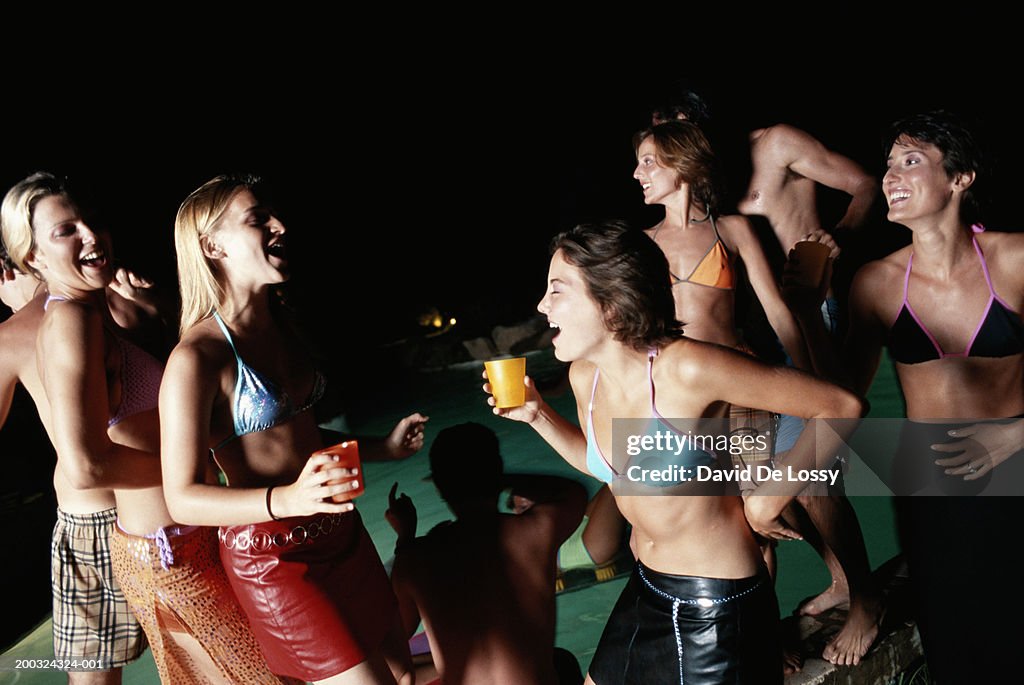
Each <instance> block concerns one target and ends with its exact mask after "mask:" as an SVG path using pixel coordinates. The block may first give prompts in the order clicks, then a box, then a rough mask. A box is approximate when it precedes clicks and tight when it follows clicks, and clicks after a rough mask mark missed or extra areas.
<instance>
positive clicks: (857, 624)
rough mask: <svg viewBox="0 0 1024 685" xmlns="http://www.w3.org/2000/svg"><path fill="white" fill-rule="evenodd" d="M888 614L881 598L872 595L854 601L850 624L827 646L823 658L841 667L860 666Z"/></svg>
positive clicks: (848, 622)
mask: <svg viewBox="0 0 1024 685" xmlns="http://www.w3.org/2000/svg"><path fill="white" fill-rule="evenodd" d="M884 614H885V610H884V607H883V606H882V602H881V600H880V599H879V598H878V597H875V596H872V597H869V598H864V599H861V601H856V602H851V603H850V612H849V613H848V614H847V615H846V622H845V623H843V627H842V628H841V629H840V630H839V632H838V633H836V636H835V637H834V638H832V640H831V641H829V643H828V644H827V645H825V649H823V650H822V652H821V657H822V658H823V659H825V660H826V661H830V662H832V663H833V664H835V665H837V666H856V665H857V664H859V663H860V660H861V659H862V658H863V657H864V655H865V654H867V653H868V650H869V649H870V648H871V645H872V644H873V643H874V642H875V638H877V637H878V628H879V625H881V623H882V617H883V616H884Z"/></svg>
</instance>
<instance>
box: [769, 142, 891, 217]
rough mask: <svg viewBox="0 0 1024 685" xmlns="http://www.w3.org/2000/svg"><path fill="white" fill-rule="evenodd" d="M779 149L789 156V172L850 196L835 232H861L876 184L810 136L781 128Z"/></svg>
mask: <svg viewBox="0 0 1024 685" xmlns="http://www.w3.org/2000/svg"><path fill="white" fill-rule="evenodd" d="M776 128H777V129H778V133H779V134H780V135H779V140H778V145H780V146H785V147H786V148H787V150H788V151H789V152H788V154H789V155H791V158H792V159H791V161H790V162H789V168H790V169H791V170H792V171H794V172H796V173H798V174H800V175H801V176H804V177H806V178H809V179H811V180H812V181H814V182H815V183H820V184H821V185H823V186H827V187H829V188H834V189H835V190H839V191H841V192H844V193H846V194H847V195H849V196H850V204H849V205H848V206H847V208H846V212H845V213H844V214H843V217H842V218H841V219H840V220H839V221H838V222H837V223H836V225H835V226H834V230H833V231H830V232H841V231H843V230H856V229H858V228H861V227H862V226H863V225H864V224H865V223H866V220H867V218H868V216H869V214H870V212H871V208H872V207H873V206H874V203H875V202H876V200H877V198H878V191H879V188H880V184H879V182H878V181H877V180H876V179H875V178H874V177H873V176H871V174H869V173H868V172H867V171H865V170H864V169H863V168H862V167H861V166H860V165H859V164H857V163H856V162H854V161H853V160H852V159H850V158H848V157H845V156H843V155H841V154H839V153H838V152H834V151H832V150H829V149H828V148H827V147H825V146H824V145H823V144H822V143H821V142H820V141H818V140H817V139H816V138H814V137H813V136H811V135H810V134H808V133H806V132H804V131H801V130H800V129H797V128H793V127H792V126H780V127H776Z"/></svg>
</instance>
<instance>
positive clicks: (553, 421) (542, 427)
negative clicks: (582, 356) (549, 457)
mask: <svg viewBox="0 0 1024 685" xmlns="http://www.w3.org/2000/svg"><path fill="white" fill-rule="evenodd" d="M575 369H577V365H576V364H575V363H574V364H573V365H572V366H571V367H570V368H569V380H570V383H571V384H572V386H573V391H574V392H577V391H576V381H575V380H574V375H576V376H578V375H579V371H574V370H575ZM483 377H484V378H487V373H486V372H484V375H483ZM523 382H524V383H525V384H526V402H525V403H524V404H523V405H522V406H520V407H512V408H510V409H499V408H497V407H495V406H494V404H495V402H494V397H493V396H492V397H488V398H487V403H488V404H490V405H491V406H492V407H494V413H495V414H496V415H498V416H503V417H505V418H507V419H512V420H513V421H522V422H523V423H526V424H529V425H530V427H531V428H533V429H534V430H535V431H537V433H538V434H539V435H540V436H541V437H542V438H544V441H545V442H547V443H548V444H549V445H551V447H552V448H554V450H555V451H556V452H558V454H559V455H561V457H562V458H563V459H565V460H566V461H567V462H569V465H570V466H572V467H573V468H575V469H577V470H579V471H582V472H583V473H586V474H587V475H591V474H590V471H588V470H587V440H586V438H585V437H584V436H583V431H582V430H580V427H579V426H577V425H575V424H573V423H571V422H570V421H567V420H566V419H565V418H564V417H563V416H562V415H561V414H559V413H558V412H556V411H555V410H554V409H552V408H551V406H550V405H549V404H548V403H547V402H545V401H544V398H543V397H541V396H540V393H539V392H537V387H536V386H535V385H534V383H533V379H532V378H530V377H529V376H526V377H525V378H524V379H523ZM484 392H486V393H488V394H490V392H491V384H490V383H485V384H484ZM577 397H579V394H578V393H577Z"/></svg>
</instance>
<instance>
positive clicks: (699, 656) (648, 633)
mask: <svg viewBox="0 0 1024 685" xmlns="http://www.w3.org/2000/svg"><path fill="white" fill-rule="evenodd" d="M779 635H780V630H779V605H778V602H777V600H776V598H775V592H774V590H773V588H772V584H771V580H770V579H769V577H768V572H767V570H764V569H762V571H761V572H760V573H759V574H758V575H756V576H752V577H750V578H741V579H722V578H700V577H695V576H674V575H669V574H666V573H659V572H657V571H652V570H651V569H649V568H647V567H646V566H644V565H643V564H641V563H639V562H637V565H636V567H635V568H634V570H633V575H632V577H631V578H630V579H629V582H628V583H627V584H626V587H625V589H624V590H623V591H622V595H621V596H620V597H619V600H618V602H616V604H615V608H614V609H612V613H611V616H610V617H609V618H608V624H607V625H606V626H605V629H604V633H603V634H602V635H601V641H600V643H599V644H598V646H597V652H596V654H595V655H594V659H593V661H592V662H591V664H590V677H591V678H592V679H593V681H594V682H595V683H597V685H626V684H633V683H636V684H637V685H640V684H643V685H655V684H661V683H682V684H684V685H688V684H690V683H693V684H695V685H696V684H698V683H699V684H700V685H716V684H719V683H721V684H723V685H724V684H730V685H736V684H739V683H743V684H744V685H749V684H752V683H758V684H760V683H781V682H782V644H781V641H780V638H779Z"/></svg>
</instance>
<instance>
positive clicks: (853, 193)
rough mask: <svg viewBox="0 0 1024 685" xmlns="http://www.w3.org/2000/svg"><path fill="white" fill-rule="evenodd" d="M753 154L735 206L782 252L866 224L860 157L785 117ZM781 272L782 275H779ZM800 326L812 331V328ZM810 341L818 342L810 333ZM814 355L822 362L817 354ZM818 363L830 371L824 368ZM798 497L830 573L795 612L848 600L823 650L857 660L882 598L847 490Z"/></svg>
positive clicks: (658, 113) (787, 443) (665, 113)
mask: <svg viewBox="0 0 1024 685" xmlns="http://www.w3.org/2000/svg"><path fill="white" fill-rule="evenodd" d="M707 118H708V108H707V106H706V105H705V104H704V103H703V101H702V100H701V98H700V97H699V96H698V95H696V94H695V93H692V92H686V93H684V94H683V96H682V97H681V98H680V99H678V100H677V101H676V102H674V103H671V104H669V105H668V106H666V107H661V108H659V109H656V110H655V111H654V112H653V113H652V117H651V119H652V123H654V124H658V123H661V122H663V121H668V120H670V119H683V120H692V121H694V123H697V124H698V125H700V124H702V123H704V122H705V121H706V120H707ZM750 155H751V164H752V167H753V172H752V174H751V179H750V184H749V186H748V190H747V193H746V195H745V197H744V198H743V199H742V200H741V201H740V203H739V205H738V207H737V208H738V210H739V211H740V213H742V214H746V215H760V216H764V217H765V218H766V219H767V220H768V222H769V223H770V224H771V227H772V231H773V232H774V234H775V237H776V239H777V240H778V243H779V247H780V248H781V250H782V253H783V254H788V253H789V251H790V250H791V249H792V247H793V245H795V244H796V243H797V242H799V241H800V240H804V239H812V240H818V241H820V242H824V243H827V244H828V245H829V246H830V247H832V257H833V258H834V257H836V256H837V255H838V253H839V248H838V247H837V246H836V244H835V241H834V240H833V239H832V234H835V233H842V232H843V231H845V230H856V229H859V228H861V227H862V226H863V225H864V224H865V223H866V221H867V219H868V218H869V216H870V213H871V211H872V208H873V206H874V203H875V201H876V199H877V197H878V194H879V187H880V186H879V183H878V181H877V180H876V179H874V178H873V177H872V176H871V175H870V174H868V173H867V172H866V171H864V169H862V168H861V167H860V166H859V165H858V164H856V163H855V162H854V161H852V160H850V159H848V158H846V157H844V156H843V155H840V154H838V153H836V152H833V151H831V150H829V149H828V148H826V147H825V146H824V145H823V144H822V143H821V142H819V141H818V140H816V139H815V138H814V137H812V136H811V135H809V134H808V133H805V132H804V131H801V130H800V129H797V128H794V127H793V126H789V125H787V124H776V125H774V126H769V127H766V128H760V129H757V130H755V131H753V132H752V133H751V134H750ZM818 185H822V186H826V187H828V188H833V189H835V190H839V191H842V192H845V193H846V194H848V195H849V196H850V203H849V205H848V206H847V209H846V212H845V213H844V214H843V217H842V218H841V219H840V220H839V221H838V222H837V223H836V225H835V226H834V227H832V230H831V231H826V230H825V229H824V228H823V227H822V225H821V219H820V215H819V212H818V199H817V191H818V187H817V186H818ZM766 247H767V246H766ZM778 276H779V277H780V278H781V274H778ZM827 295H828V297H827V299H826V300H825V303H824V304H823V305H822V314H823V318H826V319H827V321H826V325H827V326H828V327H829V329H830V330H831V331H833V332H834V331H835V328H836V324H837V319H838V311H837V309H838V307H837V304H836V301H835V298H834V293H832V291H831V288H830V289H829V291H828V293H827ZM803 332H804V334H805V336H806V335H808V331H803ZM807 343H808V345H812V344H815V338H814V337H813V332H812V337H810V338H808V339H807ZM811 357H812V360H814V361H817V357H816V355H814V354H812V355H811ZM817 370H818V371H819V373H821V374H822V375H825V376H826V377H828V374H827V373H825V370H824V369H817ZM801 426H802V422H800V421H798V420H794V419H793V418H792V417H782V421H781V422H780V425H779V429H778V431H777V434H776V447H775V450H776V452H775V457H776V460H778V461H783V462H784V461H785V453H786V452H787V451H789V449H790V448H791V447H792V446H793V444H794V443H795V442H796V438H797V437H798V436H799V433H800V430H801ZM796 501H797V504H798V505H799V506H798V507H792V508H791V510H790V511H789V512H788V514H789V515H788V517H787V520H789V521H790V523H791V524H792V525H794V527H796V528H797V529H798V530H800V532H801V533H802V534H803V535H804V538H805V539H806V540H808V542H810V543H811V544H812V545H813V546H814V547H815V549H816V551H817V552H818V554H819V555H821V557H822V559H823V560H824V562H825V565H826V566H827V567H828V570H829V573H830V574H831V577H832V583H831V584H830V585H829V587H828V588H826V589H825V590H824V591H823V592H822V593H820V594H819V595H817V596H816V597H814V598H812V599H810V600H808V601H806V602H804V603H802V604H801V605H800V606H799V608H798V612H799V613H800V614H806V615H816V614H820V613H822V612H824V611H827V610H828V609H831V608H833V607H836V606H840V605H846V604H849V612H848V614H847V618H846V621H845V623H844V624H843V627H842V629H841V630H840V631H839V633H837V634H836V636H835V637H834V638H833V639H832V640H831V641H830V642H829V643H828V644H827V645H826V646H825V649H824V650H823V652H822V657H823V658H825V659H826V660H828V661H830V662H832V663H836V664H856V663H859V662H860V659H861V657H863V656H864V654H866V653H867V651H868V649H869V648H870V646H871V644H872V643H873V642H874V640H875V638H876V637H877V635H878V623H879V621H880V619H881V615H882V604H881V596H880V594H879V593H878V591H877V589H876V588H875V587H874V585H873V582H872V579H871V576H870V570H871V569H870V565H869V562H868V558H867V550H866V548H865V545H864V539H863V536H862V533H861V530H860V524H859V523H858V521H857V516H856V513H855V512H854V510H853V507H852V506H851V505H850V502H849V500H848V499H847V498H846V497H845V496H844V495H842V494H836V493H822V492H817V491H816V492H810V491H808V493H806V494H804V495H802V496H800V497H798V498H797V500H796ZM801 510H802V511H801ZM770 566H771V563H770ZM793 656H794V655H787V658H786V665H787V672H790V671H793V670H797V669H798V668H799V660H798V659H795V658H793Z"/></svg>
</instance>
